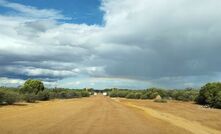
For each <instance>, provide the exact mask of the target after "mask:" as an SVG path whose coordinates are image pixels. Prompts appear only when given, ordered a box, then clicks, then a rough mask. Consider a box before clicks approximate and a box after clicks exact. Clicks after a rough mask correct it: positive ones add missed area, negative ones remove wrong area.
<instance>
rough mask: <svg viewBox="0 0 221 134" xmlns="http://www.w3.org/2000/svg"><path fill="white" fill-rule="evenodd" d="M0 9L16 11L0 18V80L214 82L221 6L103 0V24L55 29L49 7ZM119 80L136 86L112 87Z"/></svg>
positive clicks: (213, 1)
mask: <svg viewBox="0 0 221 134" xmlns="http://www.w3.org/2000/svg"><path fill="white" fill-rule="evenodd" d="M0 6H4V7H7V8H10V9H13V10H15V11H17V12H19V13H16V14H13V15H12V14H9V15H8V14H1V15H0V27H1V31H0V39H1V40H0V65H1V66H0V76H8V77H10V76H11V77H12V76H13V77H22V79H24V78H23V77H25V78H26V77H27V76H33V77H34V76H36V77H44V79H45V77H48V78H53V79H60V78H62V79H64V78H68V77H81V76H85V77H98V76H99V77H110V78H114V79H115V80H116V81H114V80H113V79H111V80H108V79H105V80H104V83H105V82H106V83H108V82H107V81H109V82H111V83H112V84H114V83H116V85H114V86H117V85H119V86H120V87H123V86H124V87H126V85H129V86H131V87H133V84H135V83H139V82H141V81H143V80H145V82H146V83H148V82H149V83H148V85H152V86H163V87H173V86H174V87H184V86H191V85H192V86H198V85H201V84H202V83H203V82H206V81H210V80H216V79H218V80H219V79H220V77H219V76H217V74H218V73H220V72H221V69H220V68H219V66H220V65H221V61H220V59H219V58H218V57H220V56H221V55H220V52H219V51H220V49H221V45H220V42H221V40H220V37H219V36H220V33H221V17H220V16H221V9H220V6H221V1H219V0H210V1H209V0H195V1H192V0H177V1H171V0H164V1H162V0H154V1H152V0H140V1H134V0H123V1H122V0H103V1H102V7H101V9H102V10H103V11H104V12H105V14H104V22H105V24H104V26H98V25H86V24H70V23H69V24H68V23H65V22H63V23H58V20H59V19H66V17H65V16H64V15H62V13H61V12H60V11H57V10H53V9H38V8H36V7H31V6H26V5H22V4H18V3H11V2H9V1H4V0H0ZM6 59H7V60H6ZM18 74H19V75H18ZM122 77H123V78H129V79H132V80H134V79H136V80H137V81H135V82H134V81H123V82H125V84H122V83H118V82H117V80H118V79H117V78H122ZM76 81H78V80H76ZM138 81H139V82H138ZM193 81H194V83H195V84H193ZM72 83H73V82H72ZM92 83H94V82H92ZM128 83H131V84H128ZM87 84H88V83H87ZM79 85H81V86H83V85H82V83H79ZM88 85H90V84H88ZM109 85H110V83H109ZM143 85H145V84H143ZM91 86H93V84H92V85H91ZM95 86H96V83H95ZM145 86H146V85H145Z"/></svg>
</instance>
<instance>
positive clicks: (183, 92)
mask: <svg viewBox="0 0 221 134" xmlns="http://www.w3.org/2000/svg"><path fill="white" fill-rule="evenodd" d="M105 91H106V92H108V96H110V97H121V98H127V99H153V100H154V102H158V103H166V102H167V100H178V101H195V102H196V103H198V104H200V105H204V106H206V107H213V108H220V109H221V83H219V82H217V83H207V84H206V85H205V86H203V87H201V88H200V89H193V88H187V89H179V90H178V89H173V90H168V89H159V88H149V89H146V90H128V89H116V88H113V89H105Z"/></svg>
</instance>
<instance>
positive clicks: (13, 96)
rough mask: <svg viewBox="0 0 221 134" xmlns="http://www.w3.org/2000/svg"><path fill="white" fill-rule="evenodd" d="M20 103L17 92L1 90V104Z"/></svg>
mask: <svg viewBox="0 0 221 134" xmlns="http://www.w3.org/2000/svg"><path fill="white" fill-rule="evenodd" d="M18 101H20V95H19V94H18V93H17V92H14V91H9V90H0V104H8V105H12V104H14V103H15V102H18Z"/></svg>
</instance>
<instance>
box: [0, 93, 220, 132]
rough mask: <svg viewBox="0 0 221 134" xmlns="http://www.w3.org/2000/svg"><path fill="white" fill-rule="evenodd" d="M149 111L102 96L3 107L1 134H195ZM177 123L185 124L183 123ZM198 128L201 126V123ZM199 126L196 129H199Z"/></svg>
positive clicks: (0, 109) (0, 121) (0, 114)
mask: <svg viewBox="0 0 221 134" xmlns="http://www.w3.org/2000/svg"><path fill="white" fill-rule="evenodd" d="M148 111H149V112H150V109H149V110H148V109H146V108H145V107H141V106H136V105H134V104H130V103H128V102H126V101H119V100H117V99H110V98H108V97H104V96H100V95H98V96H96V97H90V98H84V99H72V100H55V101H48V102H40V103H38V104H28V105H17V106H6V107H0V133H1V134H148V133H149V134H173V133H174V134H177V133H179V134H188V133H195V132H196V130H194V131H191V130H192V129H194V128H189V129H187V128H186V127H189V126H186V127H185V125H186V124H183V125H184V126H179V125H176V124H174V123H173V122H170V121H168V118H165V116H168V115H169V114H168V115H161V114H160V113H159V112H158V113H154V114H150V113H148ZM151 112H152V113H153V111H151ZM154 112H156V111H154ZM157 114H159V115H157ZM160 115H161V116H160ZM157 116H158V117H157ZM172 117H173V118H172V119H175V120H176V119H180V117H178V118H176V116H172ZM178 121H180V122H178V123H181V124H182V123H183V120H178ZM184 121H185V120H184ZM188 123H191V122H188ZM192 124H194V122H193V123H192ZM189 125H190V126H191V124H189ZM197 125H199V126H200V127H202V125H200V124H197ZM197 125H195V127H199V126H197ZM202 128H203V130H201V131H203V132H204V133H205V134H206V133H219V132H220V133H221V131H218V130H215V129H213V128H208V129H206V128H207V127H205V128H204V126H203V127H202ZM196 129H197V128H196ZM204 130H206V131H204ZM199 132H200V131H199Z"/></svg>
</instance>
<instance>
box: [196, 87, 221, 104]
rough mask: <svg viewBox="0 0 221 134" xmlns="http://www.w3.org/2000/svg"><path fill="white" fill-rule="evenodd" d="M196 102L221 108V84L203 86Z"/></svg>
mask: <svg viewBox="0 0 221 134" xmlns="http://www.w3.org/2000/svg"><path fill="white" fill-rule="evenodd" d="M196 102H197V103H199V104H202V105H209V106H210V107H215V108H221V83H207V84H206V85H205V86H203V87H202V88H201V90H200V92H199V96H198V97H197V99H196Z"/></svg>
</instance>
